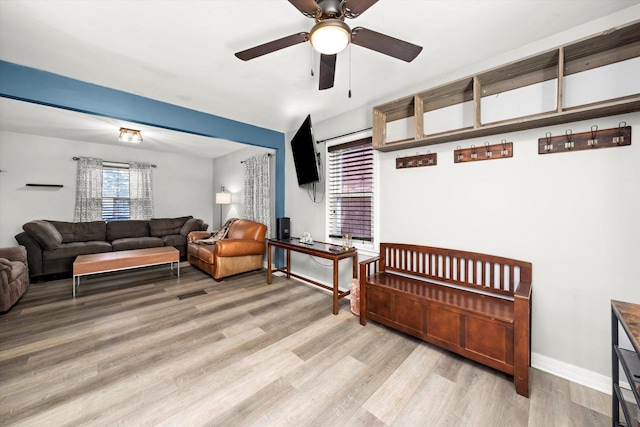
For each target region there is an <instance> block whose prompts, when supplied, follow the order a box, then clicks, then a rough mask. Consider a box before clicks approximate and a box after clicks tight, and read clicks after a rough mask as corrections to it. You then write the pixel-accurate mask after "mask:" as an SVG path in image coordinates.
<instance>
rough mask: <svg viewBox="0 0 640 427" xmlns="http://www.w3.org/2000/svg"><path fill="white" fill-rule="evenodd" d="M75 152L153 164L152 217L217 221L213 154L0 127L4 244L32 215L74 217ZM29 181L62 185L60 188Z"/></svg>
mask: <svg viewBox="0 0 640 427" xmlns="http://www.w3.org/2000/svg"><path fill="white" fill-rule="evenodd" d="M74 156H87V157H99V158H102V159H104V160H112V161H121V162H128V161H144V162H149V163H154V164H156V165H157V168H155V169H153V180H154V182H153V185H154V190H153V193H154V216H155V217H174V216H184V215H193V216H194V217H196V218H202V219H203V220H204V221H205V222H207V223H208V224H210V228H209V229H211V225H213V224H214V223H216V224H217V222H218V220H219V219H218V217H217V216H214V215H213V213H214V212H213V197H214V196H213V193H214V190H213V188H214V187H213V165H212V160H211V159H200V158H194V157H187V156H178V155H175V154H169V153H160V152H153V151H149V150H143V149H139V148H129V147H127V148H123V147H122V146H117V145H114V146H110V145H106V144H95V143H89V142H79V141H71V140H63V139H57V138H48V137H42V136H36V135H26V134H19V133H13V132H0V170H3V171H4V172H2V173H0V247H4V246H15V245H17V242H16V240H15V238H14V236H15V235H16V234H18V233H19V232H20V231H22V225H23V224H24V223H25V222H28V221H30V220H33V219H53V220H59V221H73V211H74V205H75V186H76V171H77V163H76V162H75V161H74V160H72V157H74ZM27 183H37V184H62V185H64V187H63V188H60V189H46V188H42V187H33V188H32V187H26V186H25V184H27Z"/></svg>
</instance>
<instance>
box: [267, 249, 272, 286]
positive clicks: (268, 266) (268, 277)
mask: <svg viewBox="0 0 640 427" xmlns="http://www.w3.org/2000/svg"><path fill="white" fill-rule="evenodd" d="M271 280H272V279H271V243H268V244H267V284H268V285H270V284H271Z"/></svg>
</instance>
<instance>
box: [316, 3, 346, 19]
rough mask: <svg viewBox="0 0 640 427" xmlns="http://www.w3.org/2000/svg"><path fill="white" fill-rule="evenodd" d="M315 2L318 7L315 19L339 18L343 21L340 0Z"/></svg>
mask: <svg viewBox="0 0 640 427" xmlns="http://www.w3.org/2000/svg"><path fill="white" fill-rule="evenodd" d="M316 3H317V4H318V7H319V8H320V10H319V11H318V12H319V15H320V16H319V17H317V18H316V21H321V20H324V19H328V18H334V19H340V20H343V21H344V9H343V3H344V1H341V0H317V1H316Z"/></svg>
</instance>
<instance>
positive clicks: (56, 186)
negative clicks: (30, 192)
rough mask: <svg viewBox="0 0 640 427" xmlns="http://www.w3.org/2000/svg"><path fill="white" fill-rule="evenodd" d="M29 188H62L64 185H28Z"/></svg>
mask: <svg viewBox="0 0 640 427" xmlns="http://www.w3.org/2000/svg"><path fill="white" fill-rule="evenodd" d="M26 186H27V187H49V188H62V187H64V185H62V184H26Z"/></svg>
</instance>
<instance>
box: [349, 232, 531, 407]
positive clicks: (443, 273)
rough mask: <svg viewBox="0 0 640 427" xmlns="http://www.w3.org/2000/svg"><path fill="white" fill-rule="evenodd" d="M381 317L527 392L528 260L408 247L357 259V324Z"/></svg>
mask: <svg viewBox="0 0 640 427" xmlns="http://www.w3.org/2000/svg"><path fill="white" fill-rule="evenodd" d="M367 319H370V320H373V321H376V322H378V323H381V324H383V325H386V326H388V327H391V328H394V329H397V330H399V331H401V332H404V333H407V334H410V335H413V336H415V337H417V338H420V339H422V340H424V341H426V342H429V343H432V344H435V345H437V346H439V347H442V348H444V349H446V350H449V351H452V352H455V353H457V354H460V355H461V356H464V357H467V358H469V359H471V360H474V361H476V362H479V363H482V364H484V365H486V366H489V367H492V368H494V369H498V370H500V371H502V372H505V373H507V374H509V375H512V376H513V378H514V383H515V387H516V392H517V393H518V394H521V395H523V396H526V397H528V395H529V365H530V355H531V351H530V339H531V335H530V322H531V264H530V263H527V262H523V261H517V260H510V259H508V258H503V257H495V256H491V255H485V254H478V253H473V252H464V251H454V250H450V249H441V248H434V247H427V246H418V245H406V244H391V243H381V244H380V256H379V257H376V258H372V259H369V260H366V261H363V262H361V263H360V323H361V324H362V325H365V324H366V321H367Z"/></svg>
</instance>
